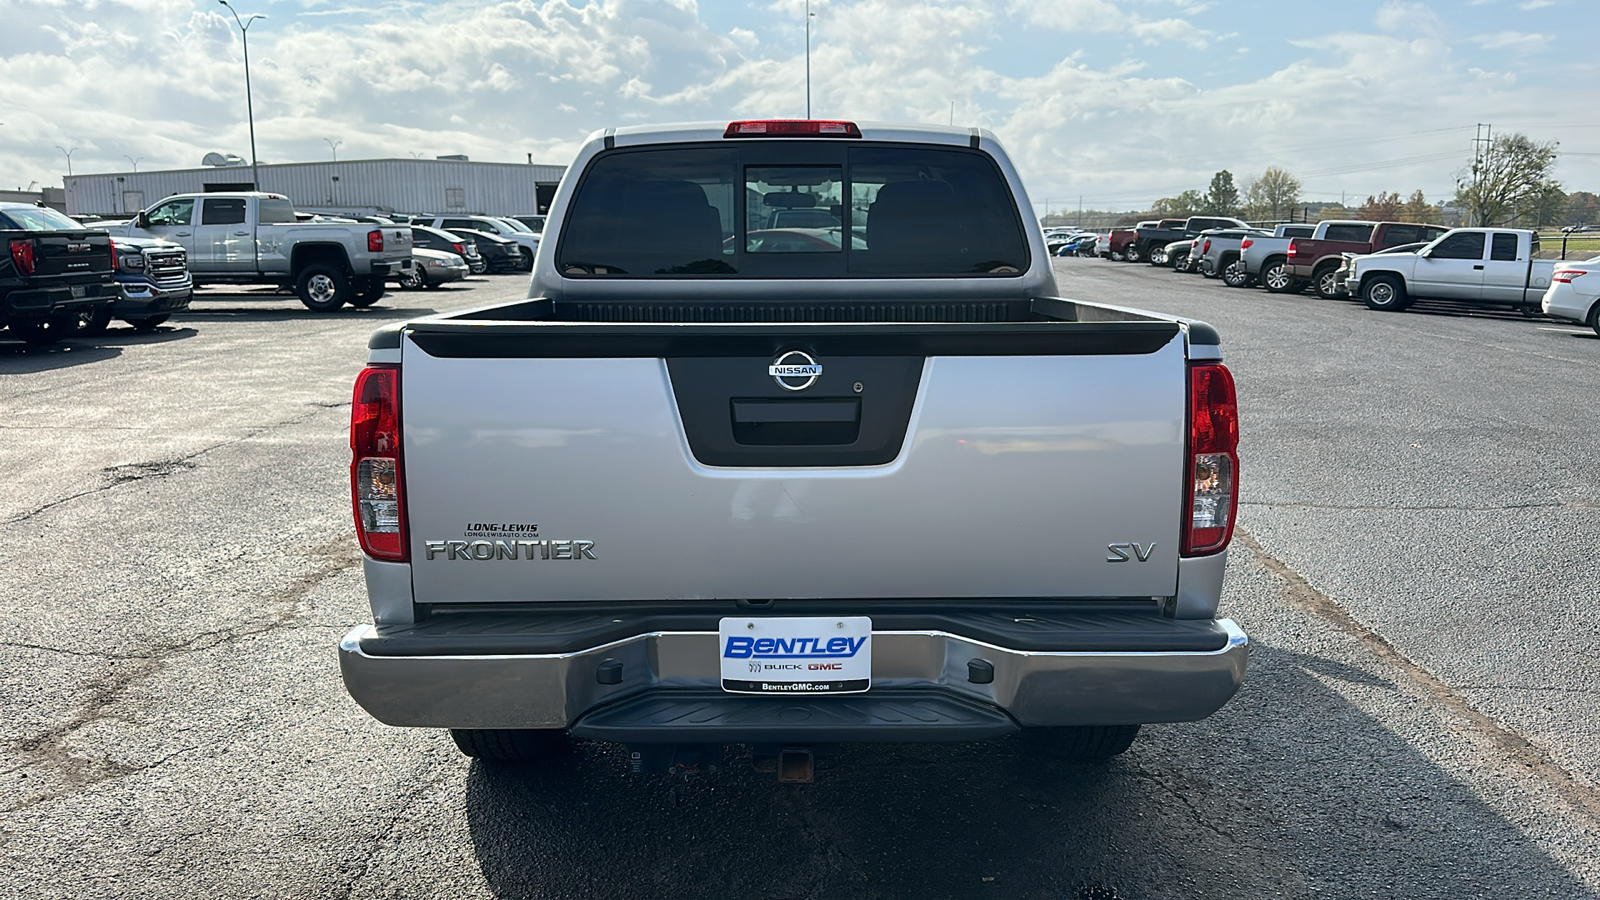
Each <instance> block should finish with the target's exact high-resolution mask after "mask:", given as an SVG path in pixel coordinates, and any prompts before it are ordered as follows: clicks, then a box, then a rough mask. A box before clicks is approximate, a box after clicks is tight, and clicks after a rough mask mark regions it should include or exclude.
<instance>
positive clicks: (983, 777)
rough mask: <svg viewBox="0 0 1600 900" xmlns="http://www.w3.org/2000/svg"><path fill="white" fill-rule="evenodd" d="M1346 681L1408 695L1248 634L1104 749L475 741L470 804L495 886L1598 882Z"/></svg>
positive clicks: (839, 889)
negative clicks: (827, 756)
mask: <svg viewBox="0 0 1600 900" xmlns="http://www.w3.org/2000/svg"><path fill="white" fill-rule="evenodd" d="M1338 685H1351V686H1354V687H1352V688H1351V689H1353V690H1360V691H1365V692H1375V693H1376V694H1377V695H1379V696H1380V697H1383V695H1384V694H1388V695H1389V696H1388V697H1386V698H1383V699H1381V700H1380V701H1379V702H1382V703H1384V704H1385V705H1393V706H1397V707H1400V708H1401V709H1402V712H1401V713H1400V715H1405V714H1406V713H1405V712H1404V711H1403V710H1404V709H1405V708H1406V707H1407V706H1408V703H1409V701H1407V700H1406V698H1404V697H1403V696H1402V695H1400V694H1398V693H1396V692H1394V691H1393V689H1392V687H1390V686H1388V685H1387V684H1385V683H1384V682H1382V681H1381V680H1379V679H1374V678H1373V677H1372V676H1371V675H1370V674H1369V673H1366V672H1363V671H1359V670H1355V669H1351V668H1349V667H1346V666H1343V665H1341V664H1339V663H1336V662H1333V661H1330V660H1326V659H1317V658H1310V657H1305V656H1301V655H1299V654H1296V653H1293V652H1288V651H1284V650H1277V649H1274V648H1272V647H1270V646H1262V645H1257V646H1256V647H1255V648H1254V650H1253V654H1252V659H1251V681H1250V682H1249V684H1248V685H1247V687H1246V689H1245V690H1244V691H1242V692H1241V693H1240V695H1239V696H1238V697H1237V698H1235V700H1234V702H1233V703H1232V704H1231V705H1230V706H1229V707H1227V708H1225V709H1224V710H1223V711H1222V712H1221V713H1219V714H1218V715H1216V716H1214V717H1212V718H1211V719H1208V720H1206V721H1204V722H1199V723H1192V724H1186V725H1170V726H1150V727H1147V728H1146V729H1145V730H1144V733H1143V734H1142V735H1141V736H1140V739H1139V741H1138V742H1136V743H1135V744H1134V747H1133V749H1132V750H1130V751H1129V752H1128V753H1127V754H1125V755H1123V756H1121V757H1118V758H1116V759H1114V760H1112V761H1110V762H1107V763H1100V764H1064V763H1052V762H1049V761H1046V760H1042V759H1039V758H1036V757H1034V756H1032V755H1031V754H1029V753H1028V752H1026V751H1025V750H1024V748H1023V747H1022V745H1021V743H1020V742H1019V741H1015V740H1007V741H998V742H993V743H988V744H964V745H892V746H889V745H886V746H865V745H856V746H851V747H845V748H842V749H841V750H839V751H838V752H837V753H836V754H835V755H834V756H833V757H832V765H831V766H829V767H828V768H827V769H820V767H819V771H818V773H817V781H816V783H815V784H812V785H780V784H778V783H776V780H775V778H774V776H772V775H770V774H766V775H762V774H758V773H756V772H754V771H753V770H751V769H749V768H747V767H734V768H730V769H729V770H727V771H725V772H723V773H720V774H713V775H709V776H706V777H703V778H700V779H698V780H693V781H682V780H675V779H669V778H667V777H665V776H660V777H655V776H652V777H643V776H628V775H626V774H624V772H623V757H622V754H621V751H620V750H619V749H618V748H615V747H611V746H608V745H603V744H588V743H579V744H576V745H575V746H574V747H573V749H572V751H571V752H570V753H569V754H568V755H567V756H566V757H565V758H563V759H560V760H557V761H554V762H550V763H546V764H545V765H544V768H542V769H539V768H528V767H515V766H502V765H491V764H485V763H483V762H474V763H472V768H471V770H470V772H469V774H468V777H467V782H466V792H467V796H466V815H467V825H468V828H469V830H470V833H471V835H472V840H473V843H474V845H475V848H476V851H477V859H478V863H479V866H480V868H481V869H482V872H483V874H484V876H485V880H486V883H487V885H488V886H489V887H490V888H491V889H492V890H493V891H494V892H495V894H496V896H499V897H534V896H537V897H686V896H709V895H716V896H733V897H742V896H750V897H919V898H920V897H969V896H972V897H1050V898H1081V900H1091V898H1093V900H1114V898H1118V900H1133V898H1164V897H1186V898H1190V897H1226V898H1243V897H1283V896H1290V897H1300V896H1311V895H1313V894H1318V895H1320V896H1329V897H1335V896H1337V897H1354V896H1385V897H1406V898H1408V900H1417V898H1441V900H1444V898H1449V900H1458V898H1462V897H1484V896H1505V897H1510V896H1518V897H1524V896H1530V897H1531V896H1560V897H1577V896H1586V895H1587V889H1586V887H1585V886H1584V885H1583V884H1582V883H1581V882H1579V881H1577V880H1576V879H1574V878H1573V877H1572V876H1571V875H1570V874H1569V873H1568V872H1567V871H1566V870H1565V869H1563V868H1562V866H1561V865H1560V864H1559V863H1558V862H1557V861H1555V860H1554V859H1552V858H1551V857H1549V856H1548V855H1547V854H1545V853H1544V852H1543V851H1542V850H1541V849H1540V848H1539V847H1538V846H1537V845H1536V844H1534V843H1533V842H1532V841H1531V840H1529V838H1528V837H1527V836H1526V835H1524V834H1523V833H1522V832H1521V831H1520V830H1518V829H1517V828H1516V827H1515V826H1513V825H1512V824H1511V823H1509V822H1508V821H1506V820H1504V819H1503V818H1501V816H1500V815H1499V814H1498V813H1496V812H1495V811H1494V810H1492V809H1491V808H1489V807H1487V806H1485V805H1484V804H1483V803H1482V802H1481V801H1480V800H1479V799H1478V797H1477V796H1476V795H1475V794H1474V792H1473V790H1472V789H1471V788H1469V787H1468V786H1466V785H1464V784H1462V783H1460V782H1458V781H1456V780H1455V779H1454V778H1453V777H1451V776H1450V775H1449V774H1448V773H1446V772H1445V771H1443V770H1441V769H1439V768H1438V767H1437V766H1435V765H1434V764H1433V763H1432V762H1431V761H1430V760H1429V759H1428V758H1427V757H1425V756H1423V755H1422V754H1420V753H1419V752H1417V750H1416V749H1414V748H1413V747H1411V746H1410V745H1408V744H1407V743H1406V742H1405V741H1404V740H1402V739H1401V738H1400V737H1398V736H1397V735H1396V734H1394V733H1393V732H1392V731H1390V730H1389V729H1388V728H1386V727H1385V726H1384V725H1382V724H1380V723H1379V722H1378V721H1376V720H1374V719H1372V718H1371V717H1369V716H1368V715H1366V714H1365V713H1363V712H1362V711H1361V710H1359V709H1357V708H1356V707H1355V706H1353V705H1351V704H1350V703H1349V702H1347V701H1346V700H1345V699H1344V698H1343V697H1342V696H1341V694H1340V693H1339V690H1338V689H1336V687H1335V686H1338ZM713 886H714V887H713Z"/></svg>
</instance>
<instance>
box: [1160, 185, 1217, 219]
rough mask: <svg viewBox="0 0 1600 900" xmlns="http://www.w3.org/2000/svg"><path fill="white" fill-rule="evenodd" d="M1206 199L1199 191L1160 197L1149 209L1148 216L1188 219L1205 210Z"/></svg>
mask: <svg viewBox="0 0 1600 900" xmlns="http://www.w3.org/2000/svg"><path fill="white" fill-rule="evenodd" d="M1205 204H1206V198H1205V197H1204V196H1202V195H1201V193H1200V192H1199V191H1184V192H1183V193H1181V194H1179V195H1178V196H1176V197H1162V198H1161V199H1160V200H1157V201H1156V202H1155V205H1154V206H1152V207H1150V214H1151V215H1152V216H1155V217H1156V218H1161V219H1168V218H1171V219H1176V218H1180V217H1181V218H1185V219H1186V218H1188V217H1189V216H1192V215H1194V214H1196V213H1198V212H1200V211H1201V210H1202V209H1204V208H1205Z"/></svg>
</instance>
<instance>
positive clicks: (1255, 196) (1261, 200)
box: [1245, 166, 1300, 220]
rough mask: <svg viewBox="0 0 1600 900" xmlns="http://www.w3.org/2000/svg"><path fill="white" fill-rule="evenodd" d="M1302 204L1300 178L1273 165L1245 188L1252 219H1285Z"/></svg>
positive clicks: (1246, 204)
mask: <svg viewBox="0 0 1600 900" xmlns="http://www.w3.org/2000/svg"><path fill="white" fill-rule="evenodd" d="M1299 205H1300V180H1299V179H1298V178H1295V177H1294V176H1293V175H1290V174H1289V173H1288V172H1285V171H1284V170H1282V169H1280V168H1278V167H1277V166H1272V167H1270V168H1268V169H1267V170H1266V171H1265V172H1262V173H1261V177H1259V178H1257V179H1255V180H1254V181H1252V182H1250V185H1249V187H1247V188H1245V207H1246V209H1247V210H1248V212H1249V215H1250V217H1251V218H1252V219H1258V220H1262V219H1270V220H1277V219H1284V218H1287V217H1288V216H1289V213H1290V212H1291V211H1292V210H1293V209H1294V208H1295V207H1297V206H1299Z"/></svg>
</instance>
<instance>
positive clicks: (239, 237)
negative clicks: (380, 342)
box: [106, 192, 411, 312]
mask: <svg viewBox="0 0 1600 900" xmlns="http://www.w3.org/2000/svg"><path fill="white" fill-rule="evenodd" d="M106 230H108V231H110V232H111V233H112V234H113V235H117V234H125V235H131V236H134V237H155V238H162V239H164V240H168V241H172V242H173V243H176V244H182V245H183V248H184V249H185V250H186V251H188V255H189V271H190V273H191V274H192V275H193V277H194V283H195V285H196V286H200V285H205V284H278V285H283V286H285V287H292V288H294V291H295V293H296V294H298V295H299V297H300V302H302V303H304V304H305V305H306V306H307V307H309V308H311V309H313V310H316V311H317V312H332V311H333V310H336V309H338V308H339V307H341V306H344V305H345V304H347V303H348V304H349V305H351V306H371V305H372V304H374V303H377V302H378V301H379V300H380V299H382V297H383V293H384V279H386V278H390V277H393V276H397V275H398V274H399V272H400V269H401V268H402V266H404V265H409V261H410V259H411V228H410V226H406V225H382V226H379V225H367V224H348V223H338V222H296V221H295V214H294V204H293V203H291V202H290V201H289V198H287V197H285V196H283V195H282V194H270V193H261V192H241V193H216V194H176V195H174V196H171V197H168V198H166V199H165V200H162V201H161V202H159V203H157V204H156V205H154V206H152V207H150V208H149V209H147V210H144V211H143V212H141V213H139V214H138V215H137V216H135V217H134V218H133V219H132V220H131V221H129V222H125V223H123V224H120V225H114V226H111V227H109V228H107V229H106Z"/></svg>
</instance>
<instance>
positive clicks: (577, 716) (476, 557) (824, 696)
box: [339, 121, 1248, 780]
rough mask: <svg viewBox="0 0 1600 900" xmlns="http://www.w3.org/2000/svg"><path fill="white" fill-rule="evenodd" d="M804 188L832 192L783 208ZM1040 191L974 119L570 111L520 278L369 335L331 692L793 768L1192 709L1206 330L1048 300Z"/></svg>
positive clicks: (807, 192) (1216, 649)
mask: <svg viewBox="0 0 1600 900" xmlns="http://www.w3.org/2000/svg"><path fill="white" fill-rule="evenodd" d="M799 208H805V209H815V210H818V211H819V212H820V213H824V214H826V215H828V216H830V217H831V221H832V222H833V223H834V224H832V225H818V224H812V225H809V226H807V227H805V228H794V229H778V230H786V231H792V232H794V234H792V235H789V237H791V238H793V239H792V240H784V241H777V240H772V239H771V238H772V232H773V231H774V230H775V229H772V228H770V227H768V225H769V224H770V222H771V221H772V220H771V214H772V212H773V211H775V210H786V209H799ZM1031 208H1032V207H1031V205H1030V204H1029V201H1028V198H1027V196H1026V194H1025V193H1024V191H1023V188H1022V184H1021V182H1020V180H1019V178H1018V176H1017V173H1016V171H1015V169H1014V168H1013V167H1012V164H1011V162H1010V161H1009V160H1008V159H1007V157H1006V155H1005V153H1004V152H1003V151H1002V149H1001V147H1000V145H999V144H998V142H997V141H996V140H995V138H994V136H993V135H991V134H989V133H987V132H983V131H979V130H977V129H971V130H967V129H958V128H942V127H936V126H891V125H861V126H858V125H856V124H855V123H851V122H822V121H799V122H794V121H752V122H733V123H730V124H727V125H726V126H724V125H722V124H717V125H714V126H713V125H704V124H701V125H684V126H676V127H637V128H626V129H617V130H607V131H605V132H603V133H597V134H595V135H593V136H592V137H591V138H590V140H589V141H588V143H586V144H585V145H584V147H583V148H582V149H581V150H580V152H579V153H578V155H577V158H576V160H575V161H574V162H573V164H572V166H571V167H570V168H569V169H568V174H567V176H566V177H565V179H564V180H563V181H562V183H561V185H560V187H559V189H558V190H557V192H556V195H555V198H554V203H553V205H552V207H551V210H550V218H549V223H548V226H547V227H546V229H545V235H546V237H547V240H546V241H545V242H544V243H543V244H542V245H541V247H540V251H539V255H538V258H537V261H536V265H535V269H534V274H533V278H532V285H531V289H530V292H529V297H528V299H527V300H525V301H520V302H517V303H513V304H509V305H504V306H499V307H491V308H486V309H480V310H475V311H471V312H464V313H457V314H450V315H440V316H435V317H429V318H423V319H417V320H413V321H411V322H407V323H402V324H397V325H395V326H393V327H388V328H384V329H380V330H379V331H378V332H377V333H375V334H374V335H373V337H372V339H371V341H370V343H369V348H370V349H369V365H368V367H367V368H366V369H365V370H363V371H362V372H361V374H360V376H359V378H358V379H357V382H356V387H355V394H354V405H353V410H352V420H351V446H352V448H353V450H354V458H353V460H352V463H351V477H352V480H353V485H352V490H353V502H354V513H355V520H356V523H357V527H358V533H359V537H360V541H361V546H362V549H363V551H364V553H365V563H364V564H365V574H366V583H367V592H368V599H369V601H370V605H371V610H372V615H373V621H372V622H371V623H364V624H360V625H357V626H355V627H353V628H352V629H351V630H350V631H349V633H348V634H346V635H345V637H344V638H343V640H342V642H341V644H340V650H339V657H340V664H341V669H342V672H343V677H344V682H345V685H346V686H347V689H348V690H349V692H350V694H351V695H352V696H353V697H354V698H355V700H356V701H357V702H358V703H359V704H360V705H361V706H362V707H364V708H365V709H366V710H367V711H368V712H370V713H371V714H372V715H373V716H375V717H376V718H378V719H379V720H381V721H383V722H385V723H388V724H391V725H401V726H417V727H440V728H448V729H450V730H451V732H452V735H453V737H454V740H455V742H456V744H457V746H458V747H460V749H461V750H462V751H464V752H465V753H467V754H469V755H472V756H476V757H486V758H498V759H528V760H532V759H537V758H539V757H540V755H541V754H543V753H546V752H550V751H551V750H552V748H554V747H557V746H559V745H560V744H561V743H562V742H563V741H566V740H568V739H570V738H572V737H577V738H586V739H594V740H603V741H613V742H618V743H622V744H626V745H628V746H629V747H630V748H631V749H632V753H631V754H630V756H629V759H630V761H631V765H632V766H634V767H635V768H636V769H638V770H658V771H659V770H667V771H672V770H679V771H684V770H692V769H694V768H696V767H704V766H706V765H709V764H712V763H714V762H715V761H716V760H719V759H721V755H720V752H716V751H720V750H721V747H722V745H725V744H729V743H743V744H750V745H753V752H754V753H755V754H756V756H757V757H760V758H768V757H776V759H774V764H775V765H776V766H777V769H778V771H779V773H780V776H781V777H787V778H789V779H790V780H806V779H807V778H808V777H809V775H810V760H811V755H810V748H811V747H812V745H815V744H818V743H833V742H854V741H893V742H902V741H971V740H981V739H990V738H1000V737H1004V736H1007V735H1013V734H1017V733H1019V732H1020V733H1021V734H1022V735H1023V736H1024V737H1025V738H1027V739H1029V740H1031V741H1032V742H1033V743H1034V744H1036V745H1037V746H1038V747H1039V748H1041V750H1042V751H1044V752H1045V753H1048V754H1051V755H1055V756H1060V757H1069V758H1101V757H1106V756H1110V755H1112V754H1116V753H1120V752H1122V751H1123V750H1125V749H1127V748H1128V746H1129V745H1130V743H1131V742H1132V741H1133V740H1134V737H1135V735H1136V734H1137V732H1138V729H1139V726H1140V725H1142V724H1144V723H1150V722H1181V721H1191V720H1196V719H1200V718H1203V717H1205V716H1208V715H1210V714H1211V713H1213V712H1215V711H1216V710H1217V709H1219V708H1220V707H1221V706H1222V705H1223V704H1224V703H1226V702H1227V701H1228V699H1229V698H1230V697H1231V696H1233V694H1234V692H1235V690H1236V689H1237V688H1238V687H1239V685H1240V683H1241V682H1242V680H1243V678H1244V673H1245V663H1246V657H1247V652H1248V640H1247V638H1246V636H1245V633H1244V632H1243V631H1242V630H1241V629H1240V628H1239V627H1238V626H1237V625H1236V624H1235V623H1234V622H1233V621H1231V620H1229V619H1226V618H1220V617H1219V616H1218V602H1219V600H1220V598H1221V594H1222V579H1223V570H1224V567H1225V564H1226V560H1227V548H1228V543H1229V540H1230V539H1231V536H1232V532H1233V524H1234V510H1235V506H1236V502H1237V497H1238V455H1237V440H1238V422H1237V405H1236V401H1235V396H1234V387H1233V379H1232V376H1231V375H1229V373H1228V370H1227V369H1226V368H1225V367H1224V366H1223V365H1222V362H1221V353H1220V348H1219V341H1218V337H1217V334H1216V332H1215V331H1214V330H1213V329H1212V328H1211V327H1209V326H1207V325H1205V324H1203V323H1200V322H1194V321H1188V320H1182V319H1175V318H1172V317H1168V316H1162V315H1157V314H1154V313H1145V312H1140V311H1137V310H1131V309H1123V308H1118V307H1112V306H1102V305H1097V304H1093V303H1086V302H1082V301H1077V300H1071V299H1065V298H1062V297H1060V296H1059V295H1058V291H1057V288H1056V282H1055V277H1054V274H1053V270H1052V268H1051V264H1050V256H1049V255H1048V253H1047V252H1046V250H1045V243H1044V238H1043V235H1042V234H1041V233H1040V231H1039V228H1038V226H1037V225H1036V224H1034V222H1033V219H1032V216H1031V215H1030V214H1029V212H1028V211H1029V210H1030V209H1031Z"/></svg>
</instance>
